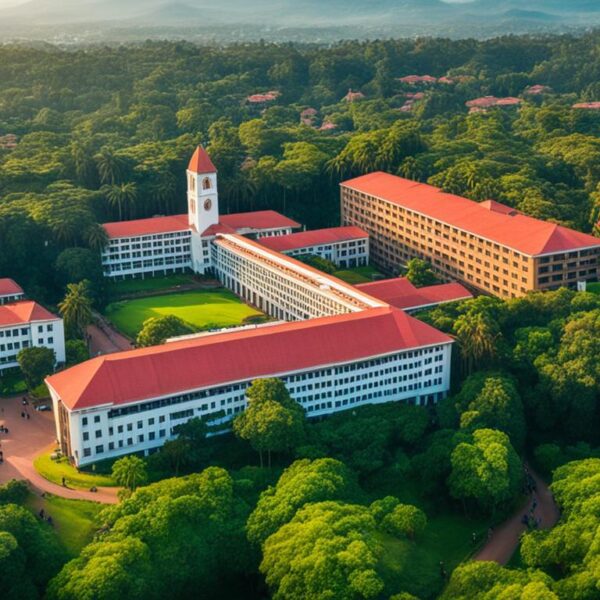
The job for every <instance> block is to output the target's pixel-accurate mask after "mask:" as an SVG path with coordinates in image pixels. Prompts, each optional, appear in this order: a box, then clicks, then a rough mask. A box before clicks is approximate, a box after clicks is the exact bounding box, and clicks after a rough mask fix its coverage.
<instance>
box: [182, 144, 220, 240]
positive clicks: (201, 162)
mask: <svg viewBox="0 0 600 600" xmlns="http://www.w3.org/2000/svg"><path fill="white" fill-rule="evenodd" d="M187 188H188V194H187V195H188V222H189V224H190V227H192V228H193V229H195V231H196V233H199V234H200V235H202V233H204V231H206V229H208V228H209V227H210V226H211V225H216V224H217V223H218V222H219V194H218V192H217V169H216V168H215V166H214V165H213V163H212V161H211V160H210V156H209V155H208V153H207V152H206V150H205V149H204V148H203V147H202V146H198V148H196V151H195V152H194V155H193V156H192V158H191V160H190V164H189V165H188V168H187Z"/></svg>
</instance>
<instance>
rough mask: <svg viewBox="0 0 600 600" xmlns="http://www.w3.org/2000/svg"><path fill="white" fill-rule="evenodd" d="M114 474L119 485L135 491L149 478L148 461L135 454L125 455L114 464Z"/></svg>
mask: <svg viewBox="0 0 600 600" xmlns="http://www.w3.org/2000/svg"><path fill="white" fill-rule="evenodd" d="M112 476H113V479H114V480H115V481H116V482H117V483H118V484H119V485H122V486H124V487H126V488H127V489H128V490H129V491H131V492H135V490H136V488H137V487H138V485H140V484H142V483H144V482H145V481H146V480H147V478H148V475H147V474H146V463H145V462H144V461H143V460H142V459H141V458H139V457H138V456H135V455H131V456H124V457H123V458H119V460H117V461H115V463H114V464H113V467H112Z"/></svg>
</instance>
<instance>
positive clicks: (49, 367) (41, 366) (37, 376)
mask: <svg viewBox="0 0 600 600" xmlns="http://www.w3.org/2000/svg"><path fill="white" fill-rule="evenodd" d="M17 361H18V363H19V367H20V368H21V372H22V373H23V377H25V381H26V382H27V387H29V389H33V388H35V387H37V386H38V385H40V384H41V383H42V382H43V381H44V379H45V378H46V377H47V376H48V375H50V373H52V372H53V371H54V365H55V364H56V355H55V354H54V350H51V349H50V348H46V347H44V346H34V347H32V348H24V349H23V350H21V351H20V352H19V354H18V355H17Z"/></svg>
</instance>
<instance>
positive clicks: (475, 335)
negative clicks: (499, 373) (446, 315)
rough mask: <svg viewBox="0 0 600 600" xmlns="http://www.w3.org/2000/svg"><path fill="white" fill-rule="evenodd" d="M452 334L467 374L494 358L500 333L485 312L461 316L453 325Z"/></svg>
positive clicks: (468, 313)
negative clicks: (457, 344)
mask: <svg viewBox="0 0 600 600" xmlns="http://www.w3.org/2000/svg"><path fill="white" fill-rule="evenodd" d="M454 332H455V333H456V338H457V340H458V343H459V346H460V353H461V356H462V358H463V365H464V369H465V372H466V373H467V374H470V373H472V372H473V369H474V368H475V367H476V366H480V365H481V364H482V363H484V362H485V361H489V360H490V359H491V358H493V357H494V356H495V354H496V342H497V339H498V337H499V335H500V332H499V328H498V324H497V323H496V322H495V321H494V320H493V319H492V317H491V316H489V315H488V314H486V313H485V312H483V311H482V312H467V313H465V314H463V315H461V316H460V317H458V319H456V321H455V323H454Z"/></svg>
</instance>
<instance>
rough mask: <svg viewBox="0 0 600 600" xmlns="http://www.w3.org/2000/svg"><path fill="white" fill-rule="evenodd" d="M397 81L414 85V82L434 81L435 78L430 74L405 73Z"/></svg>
mask: <svg viewBox="0 0 600 600" xmlns="http://www.w3.org/2000/svg"><path fill="white" fill-rule="evenodd" d="M398 81H401V82H402V83H408V84H410V85H414V84H415V83H435V82H436V81H437V78H436V77H433V76H431V75H406V76H405V77H400V78H399V79H398Z"/></svg>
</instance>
